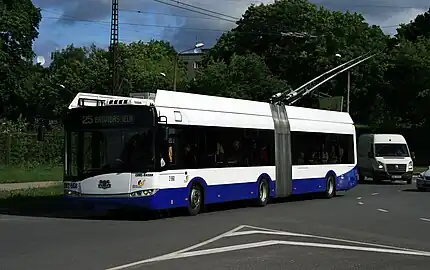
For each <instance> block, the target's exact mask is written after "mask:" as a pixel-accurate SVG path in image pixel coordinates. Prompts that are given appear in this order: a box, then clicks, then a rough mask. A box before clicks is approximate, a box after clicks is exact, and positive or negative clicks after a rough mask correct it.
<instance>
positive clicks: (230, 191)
mask: <svg viewBox="0 0 430 270" xmlns="http://www.w3.org/2000/svg"><path fill="white" fill-rule="evenodd" d="M201 180H203V179H201ZM357 183H358V174H357V169H356V168H354V169H353V170H351V171H350V172H348V173H346V174H344V175H343V176H338V177H336V190H339V191H340V190H348V189H351V188H353V187H354V186H356V185H357ZM326 185H327V184H326V178H325V177H321V178H312V179H300V180H293V192H292V193H293V194H305V193H315V192H324V191H325V190H326ZM202 186H203V187H204V190H205V204H212V203H222V202H230V201H238V200H247V199H254V198H257V195H258V181H256V182H250V183H242V184H229V185H215V186H207V185H206V184H205V183H204V182H202ZM189 193H190V185H189V186H188V187H184V188H174V189H161V190H159V191H158V192H157V193H156V194H155V195H153V196H149V197H133V198H131V197H130V198H118V197H116V198H106V197H104V198H97V197H93V198H89V197H68V198H70V199H71V200H72V201H76V202H84V203H90V204H93V205H96V206H100V207H103V208H120V207H139V208H145V209H150V210H161V209H170V208H178V207H187V206H188V196H189ZM270 196H271V197H275V196H276V181H270Z"/></svg>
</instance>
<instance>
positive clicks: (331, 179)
mask: <svg viewBox="0 0 430 270" xmlns="http://www.w3.org/2000/svg"><path fill="white" fill-rule="evenodd" d="M334 195H336V177H335V176H334V175H333V174H330V175H329V176H327V185H326V189H325V192H324V198H326V199H330V198H332V197H333V196H334Z"/></svg>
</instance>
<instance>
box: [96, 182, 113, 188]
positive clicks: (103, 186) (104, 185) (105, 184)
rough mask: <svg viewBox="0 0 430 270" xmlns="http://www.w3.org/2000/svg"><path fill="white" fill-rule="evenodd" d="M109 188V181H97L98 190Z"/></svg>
mask: <svg viewBox="0 0 430 270" xmlns="http://www.w3.org/2000/svg"><path fill="white" fill-rule="evenodd" d="M111 187H112V185H111V183H110V181H109V180H100V181H99V188H100V189H108V188H111Z"/></svg>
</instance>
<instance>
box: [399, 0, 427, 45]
mask: <svg viewBox="0 0 430 270" xmlns="http://www.w3.org/2000/svg"><path fill="white" fill-rule="evenodd" d="M396 37H398V38H404V39H407V40H411V41H415V40H417V39H418V38H419V37H425V38H430V8H429V10H428V11H427V12H425V13H424V14H419V15H418V16H417V17H416V18H415V20H413V21H411V22H410V23H408V24H401V25H400V27H399V28H398V29H397V35H396Z"/></svg>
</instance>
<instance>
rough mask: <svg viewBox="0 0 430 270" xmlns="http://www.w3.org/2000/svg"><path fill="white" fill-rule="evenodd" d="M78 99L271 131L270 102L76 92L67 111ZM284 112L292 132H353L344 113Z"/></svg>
mask: <svg viewBox="0 0 430 270" xmlns="http://www.w3.org/2000/svg"><path fill="white" fill-rule="evenodd" d="M79 99H87V100H89V102H87V101H85V105H84V106H97V100H99V101H103V105H105V106H106V105H119V104H120V102H121V104H124V105H125V104H128V105H130V104H132V105H146V106H148V105H155V107H156V108H157V111H158V113H159V115H161V116H165V117H166V120H167V123H168V124H181V125H202V126H224V127H237V128H251V129H252V128H256V129H273V128H274V123H273V119H272V111H271V107H270V103H266V102H258V101H251V100H243V99H233V98H225V97H218V96H208V95H200V94H193V93H184V92H176V91H167V90H158V91H157V93H156V95H155V100H150V99H142V98H130V97H120V96H110V95H97V94H88V93H79V94H77V95H76V97H75V98H74V99H73V101H72V103H71V104H70V106H69V109H72V108H77V107H80V106H79V104H80V103H79V102H80V101H79ZM91 100H92V103H91ZM103 105H102V106H103ZM286 111H287V115H288V119H289V122H290V127H291V130H293V131H315V132H334V133H347V134H353V133H355V129H354V127H353V124H354V123H353V121H352V119H351V117H350V115H349V114H348V113H346V112H337V111H329V110H319V109H311V108H303V107H295V106H286Z"/></svg>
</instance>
